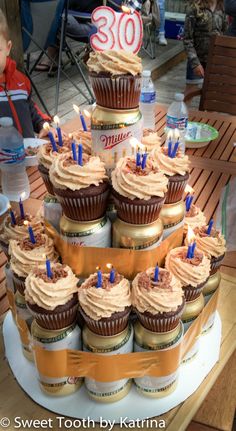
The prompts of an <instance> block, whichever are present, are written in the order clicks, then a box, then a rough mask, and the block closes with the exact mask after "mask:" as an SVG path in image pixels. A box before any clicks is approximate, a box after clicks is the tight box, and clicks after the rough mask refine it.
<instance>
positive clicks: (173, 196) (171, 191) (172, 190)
mask: <svg viewBox="0 0 236 431" xmlns="http://www.w3.org/2000/svg"><path fill="white" fill-rule="evenodd" d="M179 178H180V179H178V180H176V181H175V180H173V179H171V177H168V179H169V183H168V191H167V195H166V200H165V204H173V203H175V202H178V201H181V199H182V198H183V194H184V189H185V187H186V185H187V183H188V179H189V174H186V175H184V176H183V179H182V180H181V176H180V175H179Z"/></svg>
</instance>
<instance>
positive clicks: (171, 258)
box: [166, 247, 210, 301]
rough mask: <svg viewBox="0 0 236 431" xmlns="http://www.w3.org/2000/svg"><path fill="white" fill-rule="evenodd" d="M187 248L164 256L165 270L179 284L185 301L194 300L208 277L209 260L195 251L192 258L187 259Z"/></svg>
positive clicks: (201, 253) (197, 250) (175, 250)
mask: <svg viewBox="0 0 236 431" xmlns="http://www.w3.org/2000/svg"><path fill="white" fill-rule="evenodd" d="M187 251H188V247H177V248H174V249H172V250H170V251H169V253H168V254H167V256H166V268H167V269H168V271H170V272H171V274H173V275H174V276H175V277H176V278H177V279H178V280H179V281H180V283H181V285H182V288H183V290H184V295H185V299H186V301H193V300H194V299H196V298H197V297H198V296H199V295H200V293H201V291H202V290H203V287H204V285H205V283H206V281H207V280H208V278H209V275H210V259H208V258H207V256H206V255H205V254H204V253H203V252H202V251H200V250H199V249H198V248H197V249H196V250H195V253H194V257H193V258H187Z"/></svg>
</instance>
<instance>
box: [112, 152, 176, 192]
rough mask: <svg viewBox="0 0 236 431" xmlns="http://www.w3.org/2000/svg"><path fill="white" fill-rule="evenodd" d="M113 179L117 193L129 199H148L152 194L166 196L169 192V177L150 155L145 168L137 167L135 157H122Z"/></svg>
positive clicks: (113, 173)
mask: <svg viewBox="0 0 236 431" xmlns="http://www.w3.org/2000/svg"><path fill="white" fill-rule="evenodd" d="M111 179H112V186H113V188H114V189H115V190H116V191H117V193H119V194H120V195H122V196H125V197H127V198H129V199H136V198H138V199H144V200H148V199H150V198H151V197H152V196H159V197H164V196H165V193H166V192H167V184H168V179H167V177H166V176H165V175H164V174H163V172H161V171H160V170H159V169H158V167H157V165H156V164H155V163H154V162H153V160H151V159H150V158H149V157H148V158H147V163H146V168H145V169H141V168H137V167H136V161H135V158H134V157H123V158H121V159H120V160H119V161H118V163H117V165H116V168H115V169H114V171H113V172H112V174H111Z"/></svg>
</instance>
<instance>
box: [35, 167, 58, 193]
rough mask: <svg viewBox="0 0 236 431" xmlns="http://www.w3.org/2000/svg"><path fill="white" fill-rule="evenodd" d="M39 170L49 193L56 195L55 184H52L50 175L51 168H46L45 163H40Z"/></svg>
mask: <svg viewBox="0 0 236 431" xmlns="http://www.w3.org/2000/svg"><path fill="white" fill-rule="evenodd" d="M38 170H39V172H40V174H41V177H42V179H43V182H44V184H45V187H46V189H47V191H48V193H49V194H50V195H53V196H54V194H55V193H54V189H53V185H52V183H51V180H50V177H49V170H48V169H47V168H45V166H43V165H38Z"/></svg>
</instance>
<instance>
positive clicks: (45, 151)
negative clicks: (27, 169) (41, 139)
mask: <svg viewBox="0 0 236 431" xmlns="http://www.w3.org/2000/svg"><path fill="white" fill-rule="evenodd" d="M57 149H58V151H53V149H52V145H51V144H50V143H49V142H48V143H47V144H44V145H41V146H40V147H39V148H38V152H37V159H38V162H39V164H40V165H43V166H44V167H45V168H47V169H50V167H51V165H52V162H53V160H54V159H56V158H57V157H58V156H59V154H64V153H67V152H68V151H70V144H69V143H68V144H67V145H63V146H62V147H60V146H59V145H57Z"/></svg>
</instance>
